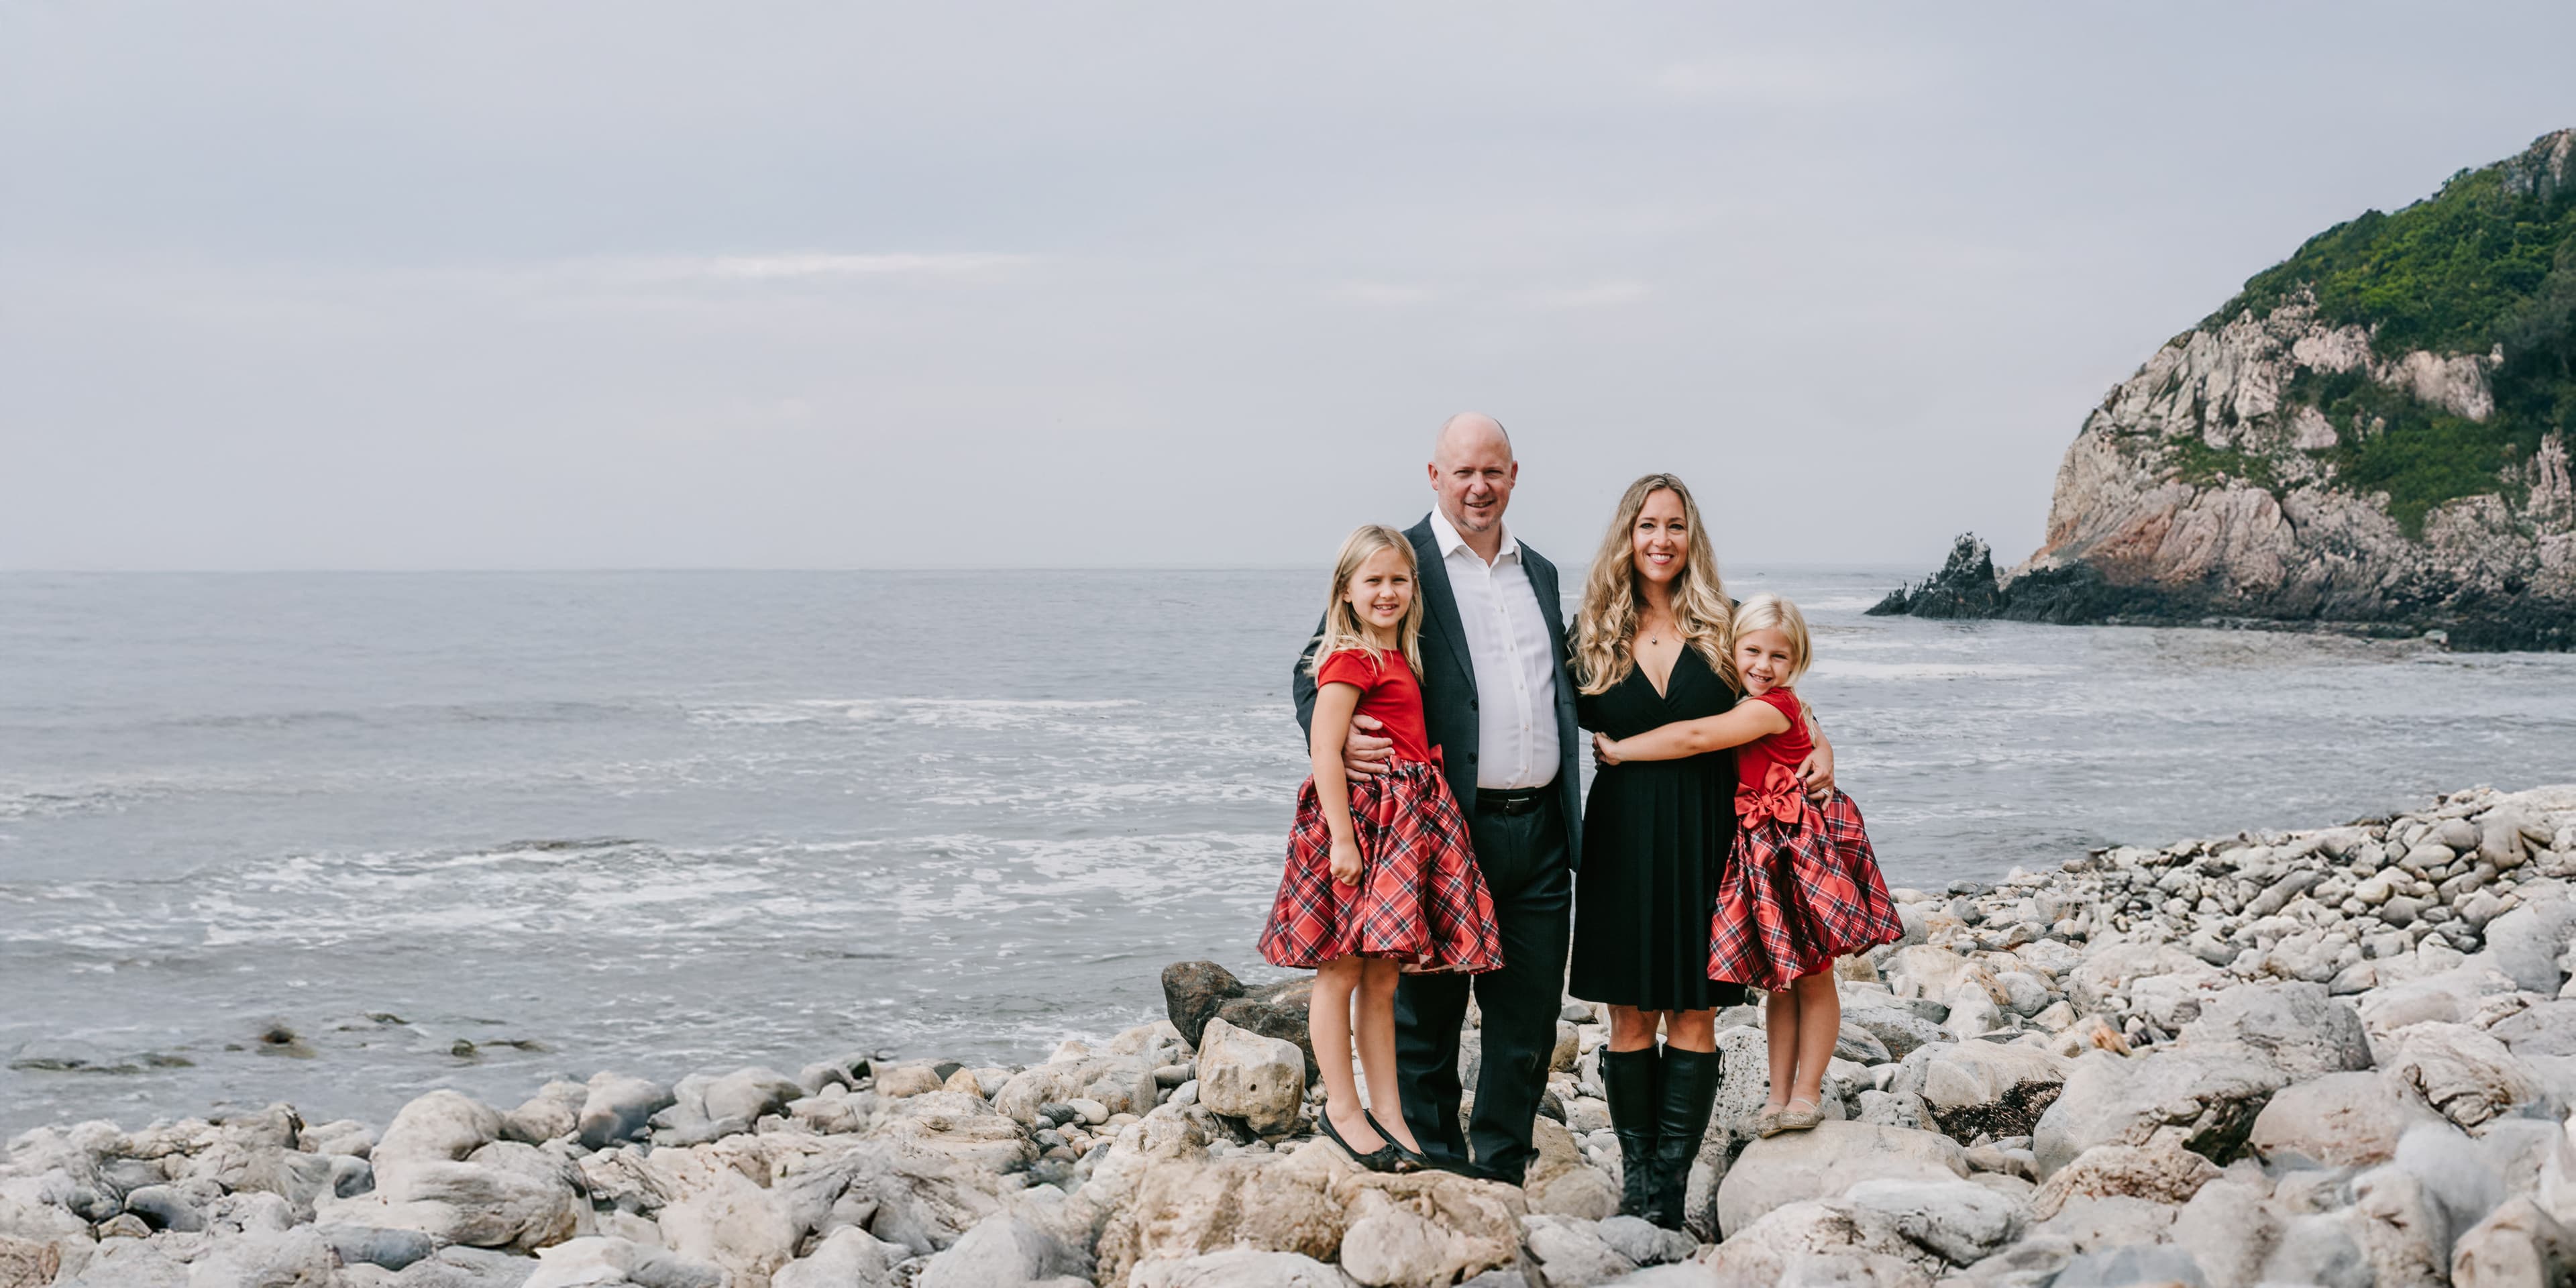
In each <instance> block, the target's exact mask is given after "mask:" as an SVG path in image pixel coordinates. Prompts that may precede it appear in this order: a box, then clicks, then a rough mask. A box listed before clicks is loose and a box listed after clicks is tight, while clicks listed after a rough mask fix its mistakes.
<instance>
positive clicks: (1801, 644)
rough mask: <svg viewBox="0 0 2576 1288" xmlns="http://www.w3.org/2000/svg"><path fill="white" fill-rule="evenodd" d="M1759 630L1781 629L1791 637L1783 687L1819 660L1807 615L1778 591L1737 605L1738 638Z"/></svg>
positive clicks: (1790, 683)
mask: <svg viewBox="0 0 2576 1288" xmlns="http://www.w3.org/2000/svg"><path fill="white" fill-rule="evenodd" d="M1755 631H1778V632H1780V633H1781V634H1782V635H1785V636H1787V637H1788V638H1789V678H1788V679H1786V680H1783V681H1781V682H1780V687H1781V688H1784V689H1785V688H1788V687H1789V686H1791V685H1793V684H1796V683H1797V682H1798V677H1799V676H1802V675H1805V674H1806V673H1807V663H1809V662H1811V661H1814V660H1815V656H1816V653H1815V646H1814V644H1812V643H1811V642H1809V640H1808V638H1807V615H1806V614H1805V613H1802V612H1799V611H1798V606H1797V605H1796V604H1793V603H1791V602H1789V601H1788V600H1785V599H1782V598H1781V597H1779V596H1778V595H1755V596H1754V597H1753V598H1751V599H1748V600H1745V601H1744V602H1743V603H1742V604H1739V605H1737V606H1736V609H1735V635H1736V638H1738V639H1742V638H1743V637H1745V636H1747V635H1750V634H1752V633H1753V632H1755Z"/></svg>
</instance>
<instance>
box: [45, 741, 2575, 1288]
mask: <svg viewBox="0 0 2576 1288" xmlns="http://www.w3.org/2000/svg"><path fill="white" fill-rule="evenodd" d="M2571 880H2576V786H2569V787H2552V788H2539V789H2534V790H2531V791H2526V792H2521V793H2517V794H2510V795H2508V794H2504V793H2500V792H2497V791H2494V790H2491V789H2487V788H2476V789H2471V790H2468V791H2463V792H2458V793H2454V794H2452V795H2449V796H2446V797H2444V798H2442V799H2441V800H2439V801H2437V802H2435V803H2434V804H2433V805H2432V806H2430V807H2428V808H2423V809H2418V810H2414V811H2411V812H2408V813H2405V814H2401V815H2398V816H2395V817H2392V818H2387V819H2376V820H2367V821H2363V822H2358V823H2352V824H2347V825H2343V826H2336V827H2324V828H2319V829H2316V830H2311V831H2300V832H2267V833H2260V834H2251V835H2239V836H2235V837H2228V838H2223V839H2215V840H2197V841H2187V842H2183V843H2180V844H2175V845H2170V846H2166V847H2163V848H2161V849H2138V848H2129V847H2121V848H2115V849H2110V850H2106V851H2102V852H2097V853H2091V854H2086V855H2080V856H2076V857H2073V858H2070V859H2069V860H2068V861H2066V862H2065V863H2064V864H2063V865H2062V867H2061V868H2060V869H2057V870H2050V871H2045V872H2022V871H2015V872H2014V873H2013V874H2012V875H2011V876H2010V877H2008V878H2007V879H2006V880H2005V881H2003V882H2002V883H2001V884H1999V885H1996V886H1992V887H1988V886H1982V885H1974V884H1969V883H1962V884H1960V885H1957V886H1954V887H1953V888H1952V889H1950V890H1946V891H1933V892H1925V891H1902V892H1899V898H1900V899H1901V900H1902V903H1903V912H1904V918H1905V926H1906V935H1905V939H1904V941H1903V942H1901V943H1899V944H1897V945H1893V946H1890V947H1888V948H1884V949H1880V950H1878V951H1876V952H1873V953H1871V954H1870V955H1869V956H1867V957H1866V958H1853V959H1849V960H1847V961H1845V962H1844V963H1843V965H1842V967H1841V970H1840V973H1841V977H1842V989H1843V998H1844V1005H1845V1008H1846V1009H1845V1020H1846V1023H1845V1025H1844V1030H1843V1034H1842V1041H1841V1044H1840V1047H1839V1049H1838V1052H1837V1055H1838V1057H1839V1058H1838V1059H1837V1061H1836V1063H1835V1065H1834V1066H1833V1072H1832V1075H1831V1077H1830V1078H1829V1079H1828V1081H1827V1084H1826V1086H1827V1091H1828V1096H1827V1106H1826V1108H1827V1112H1828V1114H1829V1115H1831V1117H1832V1120H1831V1121H1828V1122H1826V1123H1825V1124H1823V1125H1822V1126H1821V1127H1819V1128H1817V1129H1816V1130H1814V1131H1812V1132H1806V1133H1795V1134H1790V1135H1784V1136H1778V1137H1774V1138H1771V1139H1768V1140H1752V1139H1749V1134H1748V1132H1747V1131H1746V1129H1745V1123H1746V1122H1747V1120H1748V1119H1749V1118H1750V1117H1751V1114H1752V1111H1753V1110H1754V1109H1755V1108H1756V1107H1758V1106H1759V1104H1760V1103H1761V1100H1762V1097H1763V1079H1764V1068H1763V1038H1762V1033H1761V1031H1760V1029H1759V1027H1758V1026H1759V1024H1760V1014H1759V1012H1758V1010H1757V1009H1755V1008H1751V1007H1747V1008H1740V1009H1738V1010H1736V1011H1732V1012H1729V1013H1727V1014H1726V1015H1724V1016H1722V1017H1721V1019H1720V1025H1719V1038H1718V1042H1719V1047H1720V1049H1721V1050H1722V1051H1723V1052H1724V1053H1725V1056H1726V1078H1725V1083H1724V1088H1723V1091H1722V1092H1721V1096H1720V1099H1719V1102H1718V1113H1717V1115H1716V1118H1715V1120H1714V1121H1713V1123H1712V1125H1711V1127H1710V1129H1709V1132H1708V1136H1707V1138H1706V1139H1705V1141H1704V1142H1703V1144H1702V1148H1701V1151H1700V1155H1699V1159H1698V1162H1697V1165H1696V1167H1695V1169H1694V1171H1693V1175H1692V1178H1691V1185H1690V1201H1689V1230H1688V1231H1687V1232H1686V1233H1676V1232H1669V1231H1663V1230H1658V1229H1656V1228H1654V1227H1652V1226H1650V1225H1647V1224H1646V1223H1644V1222H1642V1221H1638V1220H1635V1219H1633V1218H1625V1217H1618V1216H1616V1215H1614V1213H1615V1209H1616V1206H1617V1194H1618V1174H1619V1167H1620V1159H1619V1149H1618V1144H1617V1141H1616V1138H1615V1137H1614V1136H1613V1135H1612V1133H1611V1132H1610V1130H1609V1120H1608V1111H1607V1106H1606V1105H1605V1104H1604V1103H1603V1101H1602V1100H1601V1098H1600V1092H1601V1088H1600V1082H1599V1079H1598V1070H1597V1060H1598V1056H1597V1052H1598V1049H1599V1047H1600V1044H1601V1041H1602V1039H1603V1032H1604V1031H1603V1028H1602V1025H1601V1024H1600V1022H1599V1020H1600V1017H1599V1016H1598V1015H1596V1014H1595V1013H1594V1012H1593V1009H1592V1008H1591V1007H1590V1006H1588V1005H1586V1004H1584V1003H1580V1002H1574V1001H1571V1000H1569V1001H1568V1002H1567V1007H1566V1012H1565V1016H1564V1022H1563V1023H1562V1024H1561V1025H1560V1028H1559V1042H1558V1045H1557V1049H1556V1051H1555V1053H1554V1069H1553V1071H1552V1072H1551V1073H1550V1075H1549V1077H1550V1092H1549V1095H1548V1097H1547V1100H1546V1103H1545V1105H1544V1106H1543V1111H1542V1112H1543V1116H1542V1117H1541V1118H1540V1119H1539V1121H1538V1123H1537V1135H1538V1143H1539V1147H1540V1159H1539V1161H1538V1162H1537V1164H1536V1165H1534V1167H1533V1168H1532V1170H1531V1172H1530V1175H1529V1177H1528V1184H1527V1186H1526V1187H1525V1188H1524V1187H1513V1186H1507V1185H1501V1184H1496V1183H1492V1182H1485V1181H1476V1180H1469V1179H1466V1178H1462V1177H1457V1176H1450V1175H1446V1174H1440V1173H1428V1174H1423V1175H1416V1176H1385V1175H1377V1174H1372V1173H1368V1172H1364V1171H1361V1170H1359V1169H1357V1168H1356V1167H1354V1166H1352V1165H1351V1163H1350V1162H1349V1160H1348V1159H1347V1158H1345V1157H1344V1156H1343V1155H1342V1154H1341V1153H1340V1152H1339V1151H1338V1150H1336V1149H1335V1148H1334V1147H1332V1146H1331V1145H1329V1144H1327V1143H1324V1142H1321V1141H1319V1140H1316V1139H1314V1138H1313V1137H1312V1136H1311V1135H1310V1134H1309V1131H1310V1126H1311V1123H1312V1114H1313V1110H1314V1104H1315V1093H1314V1092H1313V1091H1312V1090H1311V1088H1312V1087H1313V1085H1314V1079H1313V1077H1312V1076H1311V1075H1312V1060H1313V1055H1312V1053H1311V1051H1310V1050H1308V1049H1307V1048H1306V1044H1305V1040H1304V1039H1305V1033H1304V1024H1303V999H1302V995H1301V993H1300V992H1299V983H1298V982H1292V983H1288V984H1281V985H1273V986H1269V987H1266V988H1251V987H1246V986H1245V985H1243V984H1242V983H1241V982H1239V981H1237V980H1235V979H1234V977H1233V976H1232V975H1230V974H1228V973H1227V972H1226V971H1225V969H1224V968H1223V967H1222V966H1220V965H1217V964H1215V963H1208V962H1184V963H1178V964H1175V965H1174V966H1172V967H1171V968H1169V969H1168V970H1167V971H1166V972H1165V975H1164V985H1165V993H1166V999H1167V1003H1168V1009H1169V1015H1168V1017H1167V1018H1166V1019H1163V1020H1159V1021H1156V1022H1154V1023H1152V1024H1147V1025H1142V1026H1139V1027H1136V1028H1133V1029H1130V1030H1128V1031H1126V1032H1124V1033H1121V1034H1118V1035H1116V1036H1115V1037H1112V1038H1109V1039H1107V1040H1106V1041H1103V1042H1101V1043H1099V1044H1097V1045H1096V1046H1093V1045H1086V1044H1084V1043H1081V1042H1067V1043H1065V1044H1064V1045H1063V1046H1062V1047H1061V1048H1060V1049H1058V1050H1057V1051H1056V1052H1055V1053H1054V1054H1053V1056H1052V1057H1051V1058H1050V1059H1049V1060H1047V1061H1046V1062H1045V1063H1042V1064H1037V1065H1032V1066H1028V1067H1026V1068H976V1067H968V1066H965V1065H962V1064H958V1063H951V1062H937V1061H908V1062H902V1063H887V1062H872V1061H868V1060H865V1059H860V1058H856V1057H852V1058H845V1059H838V1060H830V1061H824V1062H821V1063H817V1064H814V1065H811V1066H808V1067H806V1068H804V1069H802V1070H800V1071H798V1072H797V1073H796V1074H794V1075H793V1076H789V1075H787V1074H784V1073H782V1072H778V1071H774V1070H770V1069H763V1068H746V1069H740V1070H736V1071H734V1072H731V1073H727V1074H724V1075H722V1076H716V1077H708V1076H693V1077H690V1078H685V1079H682V1080H681V1081H680V1082H679V1083H677V1084H676V1085H668V1086H666V1085H660V1084H656V1083H653V1082H649V1081H646V1080H643V1079H639V1078H632V1077H626V1076H622V1075H619V1074H614V1073H603V1074H600V1075H598V1076H596V1077H593V1078H591V1079H590V1080H588V1081H587V1082H570V1081H561V1082H554V1083H549V1084H547V1085H546V1086H544V1087H542V1088H539V1089H538V1090H537V1091H536V1093H535V1094H534V1095H533V1096H532V1097H531V1098H529V1099H528V1100H527V1101H526V1102H525V1103H524V1104H520V1105H518V1106H515V1107H510V1108H502V1107H498V1106H492V1105H486V1104H482V1103H478V1102H476V1101H474V1100H472V1099H470V1098H468V1097H466V1096H463V1095H460V1094H458V1093H455V1092H452V1091H441V1092H435V1093H432V1094H430V1095H428V1096H424V1097H422V1098H420V1099H419V1100H416V1101H414V1102H412V1103H411V1104H410V1105H408V1106H406V1107H405V1108H404V1109H403V1110H402V1111H401V1112H400V1113H399V1114H398V1115H396V1116H395V1118H394V1120H393V1121H392V1122H391V1123H390V1124H387V1125H386V1126H384V1127H383V1128H381V1129H378V1128H376V1127H374V1126H371V1125H369V1124H364V1123H358V1122H333V1123H308V1122H306V1121H304V1120H303V1119H302V1118H301V1117H300V1116H299V1115H298V1114H297V1113H296V1112H295V1110H294V1109H293V1108H291V1107H289V1106H286V1105H276V1106H272V1107H270V1108H268V1109H266V1110H264V1111H261V1112H258V1113H254V1114H246V1115H240V1116H236V1117H231V1118H227V1119H224V1120H222V1121H216V1122H209V1121H203V1120H194V1119H192V1120H186V1121H181V1122H175V1123H157V1124H154V1125H152V1126H149V1127H145V1128H142V1129H140V1130H134V1131H126V1130H123V1129H120V1128H118V1127H117V1126H115V1125H112V1124H108V1123H83V1124H79V1125H76V1126H70V1127H62V1128H46V1129H41V1130H37V1131H33V1132H29V1133H27V1134H25V1135H23V1136H20V1137H19V1138H18V1139H16V1140H14V1141H12V1142H10V1144H9V1147H8V1152H7V1154H6V1156H5V1159H0V1288H34V1286H35V1285H45V1284H63V1285H84V1286H87V1288H106V1286H109V1285H114V1286H115V1288H182V1286H184V1288H332V1286H345V1288H393V1286H399V1288H572V1286H574V1285H627V1284H631V1285H637V1286H638V1288H727V1286H730V1288H764V1286H770V1288H981V1286H984V1285H1017V1284H1043V1285H1051V1286H1052V1288H1071V1286H1072V1285H1078V1284H1110V1285H1124V1286H1127V1288H1253V1286H1256V1285H1284V1286H1293V1288H1343V1286H1345V1285H1351V1284H1363V1285H1433V1284H1454V1283H1473V1284H1480V1285H1487V1286H1489V1288H1490V1286H1492V1285H1505V1284H1509V1285H1515V1286H1519V1285H1531V1286H1536V1288H1575V1286H1577V1285H1595V1284H1613V1283H1616V1284H1628V1285H1656V1286H1659V1288H1685V1286H1696V1285H1737V1284H1742V1285H1762V1286H1763V1288H1774V1286H1776V1285H1789V1284H1828V1283H1854V1284H1877V1285H1934V1284H1942V1285H1994V1286H2004V1285H2013V1286H2026V1288H2041V1286H2050V1288H2098V1286H2102V1285H2114V1284H2142V1283H2158V1284H2162V1283H2181V1284H2198V1285H2205V1286H2206V1288H2230V1286H2234V1285H2254V1284H2258V1283H2279V1284H2324V1285H2336V1286H2341V1285H2365V1284H2382V1285H2396V1284H2440V1283H2456V1284H2461V1285H2481V1286H2487V1285H2503V1284H2514V1285H2523V1284H2530V1285H2544V1284H2556V1283H2561V1282H2566V1281H2567V1280H2568V1279H2569V1277H2570V1276H2571V1275H2576V1144H2571V1141H2570V1138H2569V1135H2568V1122H2567V1115H2568V1110H2569V1107H2570V1106H2576V986H2571V984H2570V983H2569V978H2568V977H2569V969H2568V967H2569V947H2570V943H2571V940H2576V889H2572V888H2571V885H2570V881H2571ZM2562 993H2564V994H2566V996H2563V997H2562ZM1469 1038H1470V1041H1469V1044H1468V1058H1469V1059H1470V1060H1471V1061H1472V1060H1473V1059H1474V1058H1475V1052H1476V1046H1475V1043H1474V1041H1473V1038H1474V1034H1473V1033H1472V1032H1471V1033H1470V1035H1469ZM1469 1084H1470V1085H1471V1086H1472V1085H1473V1078H1472V1076H1471V1077H1470V1078H1469Z"/></svg>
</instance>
